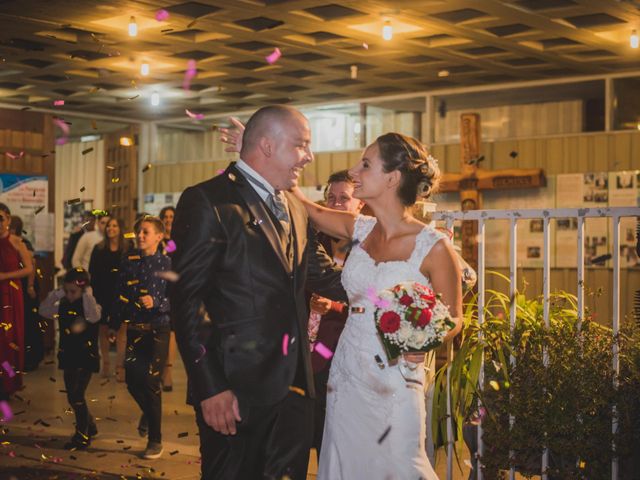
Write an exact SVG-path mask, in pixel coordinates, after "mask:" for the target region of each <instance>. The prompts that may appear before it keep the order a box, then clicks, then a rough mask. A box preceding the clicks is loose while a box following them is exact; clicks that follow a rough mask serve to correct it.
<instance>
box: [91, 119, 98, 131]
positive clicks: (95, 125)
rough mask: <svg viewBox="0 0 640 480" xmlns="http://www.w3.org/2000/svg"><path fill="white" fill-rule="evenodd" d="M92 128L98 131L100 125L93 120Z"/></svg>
mask: <svg viewBox="0 0 640 480" xmlns="http://www.w3.org/2000/svg"><path fill="white" fill-rule="evenodd" d="M91 128H93V129H94V130H97V129H98V124H97V123H96V121H95V120H91Z"/></svg>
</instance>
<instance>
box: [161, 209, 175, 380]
mask: <svg viewBox="0 0 640 480" xmlns="http://www.w3.org/2000/svg"><path fill="white" fill-rule="evenodd" d="M175 214H176V209H175V208H173V207H172V206H171V205H168V206H166V207H163V208H162V210H160V220H161V221H162V224H163V225H164V239H163V240H162V249H163V250H164V253H165V254H166V255H169V256H171V254H172V253H173V250H171V248H168V245H169V241H170V240H171V228H172V227H173V217H174V216H175ZM170 287H171V285H169V288H170ZM177 349H178V346H177V345H176V334H175V332H174V331H173V322H171V333H170V335H169V353H168V355H167V362H166V363H165V365H164V368H163V369H162V391H164V392H170V391H172V390H173V377H172V371H173V362H174V361H175V359H176V351H177Z"/></svg>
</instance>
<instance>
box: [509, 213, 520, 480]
mask: <svg viewBox="0 0 640 480" xmlns="http://www.w3.org/2000/svg"><path fill="white" fill-rule="evenodd" d="M517 240H518V220H517V219H516V218H512V219H511V224H510V226H509V323H510V326H511V337H512V338H513V334H514V332H515V329H516V315H517V305H518V301H517V292H518V288H517V281H518V243H517ZM509 360H510V363H511V366H512V367H513V366H515V364H516V358H515V357H514V356H513V354H512V355H510V357H509ZM515 421H516V419H515V417H514V416H513V415H510V416H509V428H512V427H513V425H514V424H515ZM513 454H514V453H513V451H509V459H510V460H512V459H513ZM515 478H516V469H515V467H514V466H513V465H512V466H511V467H510V468H509V480H515Z"/></svg>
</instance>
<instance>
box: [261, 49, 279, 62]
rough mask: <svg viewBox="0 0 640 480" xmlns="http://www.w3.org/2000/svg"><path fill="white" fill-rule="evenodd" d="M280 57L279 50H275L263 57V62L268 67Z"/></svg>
mask: <svg viewBox="0 0 640 480" xmlns="http://www.w3.org/2000/svg"><path fill="white" fill-rule="evenodd" d="M281 56H282V52H281V51H280V49H279V48H277V47H276V48H275V49H274V50H273V52H272V53H270V54H269V55H267V56H266V57H265V60H266V61H267V63H268V64H269V65H273V64H274V63H276V62H277V61H278V59H279V58H280V57H281Z"/></svg>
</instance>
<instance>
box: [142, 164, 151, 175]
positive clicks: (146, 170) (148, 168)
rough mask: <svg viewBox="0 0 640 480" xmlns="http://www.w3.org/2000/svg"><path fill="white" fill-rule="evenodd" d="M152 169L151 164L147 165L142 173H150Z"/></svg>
mask: <svg viewBox="0 0 640 480" xmlns="http://www.w3.org/2000/svg"><path fill="white" fill-rule="evenodd" d="M150 169H151V164H150V163H147V164H146V165H145V166H144V167H143V168H142V173H144V172H148V171H149V170H150Z"/></svg>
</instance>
